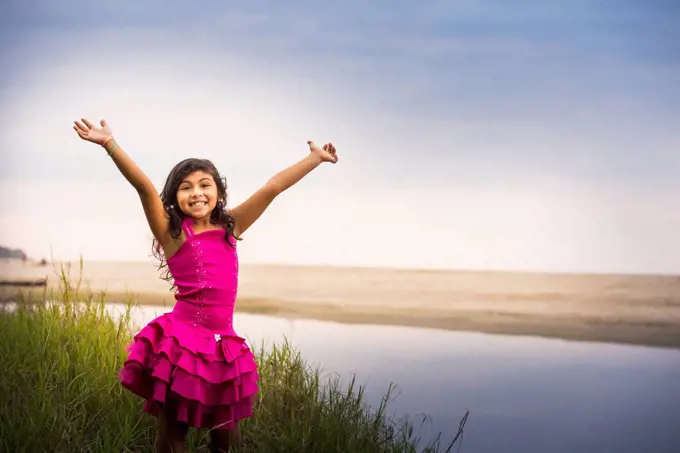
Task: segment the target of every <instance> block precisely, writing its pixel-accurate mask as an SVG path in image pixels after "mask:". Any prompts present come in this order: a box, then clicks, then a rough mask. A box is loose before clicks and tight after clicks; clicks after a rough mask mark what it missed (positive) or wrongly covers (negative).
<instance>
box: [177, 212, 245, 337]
mask: <svg viewBox="0 0 680 453" xmlns="http://www.w3.org/2000/svg"><path fill="white" fill-rule="evenodd" d="M192 224H193V219H192V218H191V217H187V218H186V219H184V222H183V223H182V228H183V230H184V233H185V234H186V241H185V242H184V243H183V244H182V245H181V246H180V248H179V250H177V252H176V253H175V254H174V255H173V256H172V257H170V259H169V260H168V268H169V270H170V273H171V274H172V277H173V279H174V281H175V286H176V287H177V291H176V293H175V299H176V300H177V303H176V305H175V310H174V311H175V312H177V314H178V315H180V316H181V318H182V319H183V321H185V322H187V323H189V324H190V325H193V326H194V327H203V328H206V329H209V330H212V331H215V332H222V333H227V334H228V333H232V332H233V327H232V322H233V312H234V303H235V302H236V294H237V289H238V270H239V269H238V267H239V266H238V254H237V251H236V248H235V240H234V238H233V237H229V240H230V243H227V240H226V239H225V234H226V232H225V230H223V229H215V230H207V231H202V232H200V233H194V230H193V227H192Z"/></svg>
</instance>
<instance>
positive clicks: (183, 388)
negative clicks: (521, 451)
mask: <svg viewBox="0 0 680 453" xmlns="http://www.w3.org/2000/svg"><path fill="white" fill-rule="evenodd" d="M191 225H192V219H191V218H190V217H189V218H187V219H185V220H184V222H183V224H182V228H183V229H184V232H185V234H186V236H187V239H186V241H185V242H184V243H183V244H182V246H181V247H180V248H179V250H178V251H177V253H175V254H174V255H173V256H171V257H170V259H169V260H168V267H169V270H170V272H171V274H172V276H173V278H174V281H175V285H176V287H177V292H176V294H175V299H176V304H175V306H174V308H173V310H172V311H171V312H169V313H165V314H164V315H161V316H159V317H157V318H156V319H154V320H152V321H151V322H150V323H149V324H147V325H146V326H145V327H144V328H143V329H142V330H141V331H140V332H139V333H137V335H135V337H134V339H133V341H132V343H131V345H130V347H129V355H128V357H127V359H126V360H125V363H124V365H123V368H122V369H121V372H120V379H121V383H122V385H123V386H124V387H125V388H127V389H129V390H130V391H132V392H134V393H135V394H137V395H139V396H141V397H142V398H144V399H145V400H146V404H145V406H144V410H145V411H146V412H148V413H150V414H152V415H154V416H158V415H159V413H160V411H161V410H163V409H165V410H168V411H169V413H170V414H171V416H173V417H174V418H175V419H176V420H178V421H181V422H184V423H187V424H188V425H189V426H193V427H196V428H208V429H232V428H233V427H234V423H235V422H237V421H238V420H240V419H243V418H246V417H250V416H251V415H252V414H253V402H254V396H255V395H256V393H257V391H258V381H259V375H258V370H257V364H256V362H255V357H254V355H253V353H252V352H251V351H250V349H249V347H248V346H247V345H246V342H245V339H243V338H241V337H239V336H238V335H237V334H236V332H235V331H234V328H233V325H232V319H233V313H234V302H235V300H236V291H237V286H238V255H237V253H236V250H235V248H233V247H232V246H230V245H229V244H227V242H226V240H225V239H224V236H225V232H224V230H209V231H204V232H201V233H198V234H194V232H193V228H192V226H191ZM229 239H230V241H232V242H231V243H232V244H234V243H235V241H234V239H233V238H229Z"/></svg>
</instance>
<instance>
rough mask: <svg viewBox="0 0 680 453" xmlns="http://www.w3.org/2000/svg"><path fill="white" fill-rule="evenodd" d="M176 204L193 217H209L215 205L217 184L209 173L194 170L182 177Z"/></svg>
mask: <svg viewBox="0 0 680 453" xmlns="http://www.w3.org/2000/svg"><path fill="white" fill-rule="evenodd" d="M177 204H178V205H179V208H180V209H181V210H182V212H183V213H184V214H186V215H189V216H191V217H193V218H195V219H203V218H206V217H210V213H211V212H212V211H213V209H215V206H216V205H217V184H215V180H214V179H213V177H212V176H211V175H210V173H206V172H204V171H195V172H193V173H191V174H190V175H188V176H187V177H186V178H184V180H182V182H181V183H180V185H179V189H177Z"/></svg>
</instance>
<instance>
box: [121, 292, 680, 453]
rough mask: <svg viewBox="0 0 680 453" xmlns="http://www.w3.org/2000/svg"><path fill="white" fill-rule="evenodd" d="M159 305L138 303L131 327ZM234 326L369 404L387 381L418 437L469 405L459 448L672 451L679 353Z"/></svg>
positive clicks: (248, 319)
mask: <svg viewBox="0 0 680 453" xmlns="http://www.w3.org/2000/svg"><path fill="white" fill-rule="evenodd" d="M110 308H111V310H112V312H114V313H116V312H118V311H119V310H120V309H121V308H120V306H115V305H112V306H110ZM167 310H168V309H167V308H162V307H142V308H140V309H138V310H136V311H135V312H134V319H135V323H137V324H139V325H141V324H142V323H146V322H148V321H150V320H151V319H152V318H153V317H154V316H156V315H158V314H162V313H163V312H165V311H167ZM235 327H236V330H237V332H238V333H239V334H240V335H241V336H244V337H246V338H248V340H249V342H250V344H251V345H254V346H256V347H258V346H260V344H261V342H263V341H264V342H265V343H271V342H278V341H281V340H282V339H283V337H284V335H285V336H286V337H287V338H288V339H289V341H291V343H292V344H293V345H294V346H295V347H297V348H298V349H299V350H300V351H301V352H302V353H303V354H304V356H305V358H306V359H307V360H309V361H310V362H312V363H314V364H319V365H321V367H322V368H323V369H324V370H325V371H326V372H328V373H337V374H338V375H340V377H342V378H349V377H350V374H351V373H356V375H357V380H358V382H359V383H362V384H367V392H366V393H367V397H368V400H369V403H370V404H377V403H378V402H379V400H380V397H381V396H382V395H383V394H384V392H385V391H386V389H387V387H388V385H389V383H390V382H394V383H396V384H398V386H399V392H400V393H399V396H398V398H397V399H396V400H395V401H394V402H393V403H392V405H391V408H392V414H393V415H396V416H397V417H401V416H404V415H409V416H411V417H413V416H415V417H416V419H415V420H416V421H418V420H419V419H418V418H417V414H422V413H425V414H429V415H430V416H432V418H433V420H432V424H431V425H425V426H424V427H423V428H422V429H420V430H419V434H421V435H422V437H424V438H425V439H431V438H432V437H433V436H434V435H436V433H438V432H440V431H441V432H443V433H444V439H449V440H450V439H451V438H452V437H453V435H455V432H456V430H457V426H458V423H459V420H460V418H461V417H462V416H463V414H464V413H465V410H466V409H469V410H470V416H469V418H468V421H467V425H466V428H465V437H464V440H463V443H462V449H461V450H460V451H462V452H470V453H487V452H488V453H491V452H493V453H498V452H523V453H533V452H536V453H538V452H540V453H561V452H579V453H583V452H598V453H607V452H612V453H613V452H616V453H622V452H636V453H637V452H659V453H665V452H668V453H671V452H678V451H679V449H680V447H678V446H679V445H680V351H676V350H663V349H654V348H644V347H631V346H619V345H607V344H594V343H578V342H567V341H560V340H548V339H538V338H528V337H514V336H513V337H509V336H500V335H485V334H474V333H458V332H447V331H438V330H430V329H417V328H404V327H390V326H359V325H343V324H336V323H330V322H320V321H313V320H286V319H282V318H275V317H269V316H256V315H247V314H237V315H236V316H235Z"/></svg>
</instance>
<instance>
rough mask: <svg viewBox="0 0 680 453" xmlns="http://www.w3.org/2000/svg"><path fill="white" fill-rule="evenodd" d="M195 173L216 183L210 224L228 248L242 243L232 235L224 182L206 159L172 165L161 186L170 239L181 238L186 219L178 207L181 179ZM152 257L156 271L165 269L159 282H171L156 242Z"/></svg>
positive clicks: (158, 244) (161, 251)
mask: <svg viewBox="0 0 680 453" xmlns="http://www.w3.org/2000/svg"><path fill="white" fill-rule="evenodd" d="M195 171H204V172H206V173H209V174H210V175H211V176H212V178H213V180H214V181H215V184H216V185H217V205H216V206H215V209H213V211H212V212H211V213H210V222H211V223H213V224H215V225H220V226H222V227H223V228H224V230H225V233H224V240H225V241H227V243H228V244H229V245H230V246H231V247H234V246H235V242H232V238H233V239H235V240H241V238H239V237H236V236H235V235H234V226H235V223H236V222H235V219H234V217H233V216H232V215H231V214H229V211H228V210H227V180H226V179H225V178H223V177H221V176H220V174H219V172H218V171H217V168H215V165H213V163H212V162H210V161H209V160H207V159H196V158H190V159H185V160H183V161H181V162H180V163H178V164H177V165H175V167H174V168H173V169H172V170H171V171H170V174H169V175H168V177H167V179H166V180H165V185H164V186H163V191H162V192H161V194H160V197H161V201H162V202H163V206H164V207H165V212H166V215H167V216H168V218H169V219H170V236H171V237H173V238H175V239H179V238H180V236H181V235H182V222H183V221H184V219H185V218H186V215H185V214H184V213H183V212H182V210H181V209H180V208H179V206H178V203H177V191H178V190H179V186H180V184H182V181H183V180H184V178H186V177H187V176H188V175H190V174H191V173H193V172H195ZM151 253H152V254H153V256H155V257H156V258H157V259H158V261H159V265H158V270H162V269H164V268H165V273H164V274H163V276H162V277H161V278H162V279H163V280H165V281H168V282H172V275H171V274H170V269H169V268H168V262H167V259H166V258H165V254H164V253H163V248H162V247H161V245H160V243H159V242H158V240H157V239H155V238H154V240H153V243H152V246H151ZM173 288H174V285H173Z"/></svg>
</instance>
